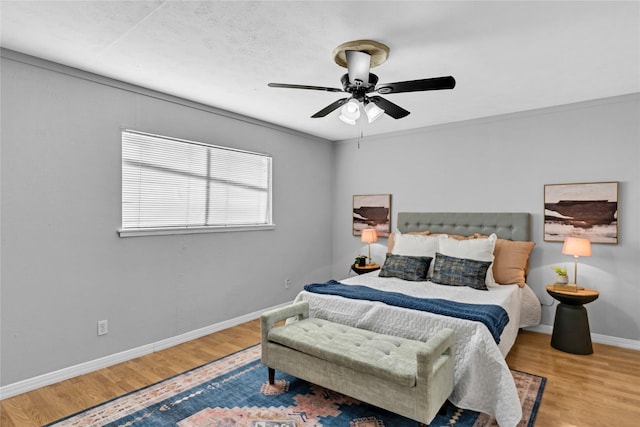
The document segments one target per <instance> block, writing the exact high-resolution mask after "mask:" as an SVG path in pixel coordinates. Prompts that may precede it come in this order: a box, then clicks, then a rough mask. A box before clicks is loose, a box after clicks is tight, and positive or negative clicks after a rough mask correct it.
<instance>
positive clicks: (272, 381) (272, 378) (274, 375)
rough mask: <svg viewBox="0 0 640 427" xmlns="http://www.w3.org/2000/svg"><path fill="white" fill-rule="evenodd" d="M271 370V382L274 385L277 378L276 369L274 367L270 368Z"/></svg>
mask: <svg viewBox="0 0 640 427" xmlns="http://www.w3.org/2000/svg"><path fill="white" fill-rule="evenodd" d="M268 370H269V384H271V385H273V383H274V382H275V379H276V370H275V369H273V368H268Z"/></svg>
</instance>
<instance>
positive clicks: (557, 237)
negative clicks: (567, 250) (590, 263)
mask: <svg viewBox="0 0 640 427" xmlns="http://www.w3.org/2000/svg"><path fill="white" fill-rule="evenodd" d="M568 236H576V237H585V238H588V239H589V240H591V242H592V243H613V244H616V243H618V181H612V182H589V183H584V184H548V185H545V186H544V240H545V241H547V242H563V241H564V239H565V238H566V237H568Z"/></svg>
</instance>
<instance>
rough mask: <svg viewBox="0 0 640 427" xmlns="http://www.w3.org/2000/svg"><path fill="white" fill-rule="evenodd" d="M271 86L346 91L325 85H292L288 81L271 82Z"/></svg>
mask: <svg viewBox="0 0 640 427" xmlns="http://www.w3.org/2000/svg"><path fill="white" fill-rule="evenodd" d="M268 86H269V87H281V88H285V89H310V90H323V91H325V92H344V90H342V89H337V88H333V87H324V86H308V85H290V84H287V83H269V84H268Z"/></svg>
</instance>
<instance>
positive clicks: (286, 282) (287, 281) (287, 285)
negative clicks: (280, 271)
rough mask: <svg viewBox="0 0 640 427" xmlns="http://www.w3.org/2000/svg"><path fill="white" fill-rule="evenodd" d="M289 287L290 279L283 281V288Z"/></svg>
mask: <svg viewBox="0 0 640 427" xmlns="http://www.w3.org/2000/svg"><path fill="white" fill-rule="evenodd" d="M290 287H291V279H285V280H284V288H285V289H289V288H290Z"/></svg>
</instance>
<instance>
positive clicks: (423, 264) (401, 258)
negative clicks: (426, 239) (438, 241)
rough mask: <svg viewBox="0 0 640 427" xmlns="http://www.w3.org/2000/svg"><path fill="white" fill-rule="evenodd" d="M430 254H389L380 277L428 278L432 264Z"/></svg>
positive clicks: (420, 279)
mask: <svg viewBox="0 0 640 427" xmlns="http://www.w3.org/2000/svg"><path fill="white" fill-rule="evenodd" d="M432 259H433V258H431V257H430V256H408V255H395V254H390V253H388V254H387V258H386V259H385V260H384V264H383V265H382V268H381V269H380V273H379V274H378V277H397V278H398V279H403V280H411V281H414V282H415V281H424V280H427V271H428V270H429V265H430V264H431V260H432Z"/></svg>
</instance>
